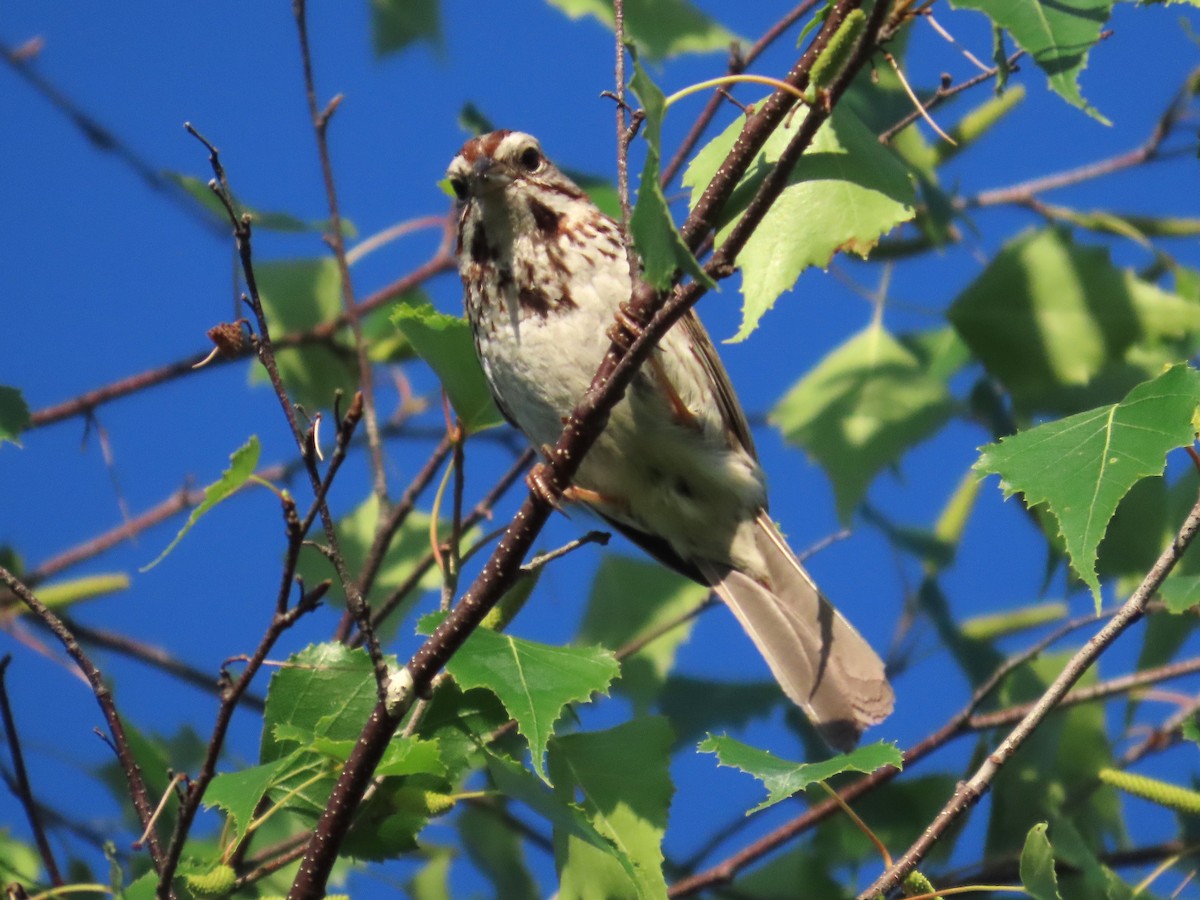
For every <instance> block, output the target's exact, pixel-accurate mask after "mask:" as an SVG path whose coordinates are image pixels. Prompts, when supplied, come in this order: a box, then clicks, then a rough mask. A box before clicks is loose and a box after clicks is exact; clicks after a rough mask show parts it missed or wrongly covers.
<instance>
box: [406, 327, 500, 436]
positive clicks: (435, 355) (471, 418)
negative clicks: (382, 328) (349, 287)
mask: <svg viewBox="0 0 1200 900" xmlns="http://www.w3.org/2000/svg"><path fill="white" fill-rule="evenodd" d="M392 322H394V323H395V325H396V327H397V328H399V329H400V331H401V332H402V333H403V334H404V336H405V337H406V338H407V339H408V342H409V343H410V344H412V347H413V349H414V350H415V351H416V352H417V355H418V356H420V357H421V359H423V360H425V362H427V363H428V364H429V367H430V368H432V369H433V371H434V372H435V373H436V374H437V377H438V379H439V380H440V381H441V382H442V387H444V388H445V389H446V394H447V396H449V398H450V403H451V404H452V405H453V406H454V411H455V412H456V413H458V417H459V418H460V419H462V421H463V425H464V426H465V427H466V429H467V431H468V432H476V431H482V430H483V429H485V428H491V427H492V426H494V425H500V424H501V423H502V422H503V421H504V418H503V417H502V416H501V415H500V410H498V409H497V408H496V404H495V403H494V402H493V400H492V391H491V389H490V388H489V387H488V382H487V377H486V376H485V375H484V374H483V368H482V367H481V366H480V365H479V357H477V356H476V355H475V343H474V341H473V340H472V339H471V326H470V325H468V324H467V320H466V319H460V318H458V317H457V316H448V315H446V314H445V313H440V312H438V311H437V310H435V309H434V308H433V307H432V306H430V305H429V304H422V305H420V306H415V305H414V306H397V307H396V309H395V310H394V311H393V313H392Z"/></svg>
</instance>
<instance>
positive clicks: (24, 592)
mask: <svg viewBox="0 0 1200 900" xmlns="http://www.w3.org/2000/svg"><path fill="white" fill-rule="evenodd" d="M0 581H2V582H4V584H6V585H7V586H8V588H9V590H11V591H12V592H13V593H14V594H16V595H17V597H18V598H19V599H20V600H21V602H22V603H24V604H25V605H26V606H27V607H28V608H29V610H30V612H32V613H33V614H34V615H35V616H37V617H38V618H39V619H40V620H41V621H43V622H45V623H46V626H47V627H48V628H49V629H50V630H51V631H52V632H54V636H55V637H57V638H58V640H59V642H60V643H61V644H62V645H63V649H65V650H66V651H67V655H68V656H70V657H71V659H73V660H75V664H76V665H77V666H79V670H80V671H81V672H82V673H83V675H84V677H85V678H86V679H87V682H88V684H89V685H91V688H92V694H93V695H95V697H96V702H97V703H98V704H99V705H100V711H101V712H102V713H103V715H104V721H105V722H106V723H107V725H108V731H109V736H110V737H111V738H112V744H113V747H114V749H115V750H116V753H117V761H118V762H119V763H120V765H121V770H122V771H123V772H124V773H125V781H126V782H127V783H128V785H129V796H130V799H131V800H132V801H133V808H134V811H135V812H136V813H137V817H138V821H139V822H140V823H141V825H142V827H143V828H146V829H149V835H148V837H147V839H146V849H147V850H148V852H149V853H150V861H151V862H152V863H153V865H154V869H155V871H161V869H162V865H163V853H162V848H161V846H160V845H159V843H158V835H157V834H156V833H155V831H154V829H153V828H151V827H150V822H151V817H152V816H153V815H154V807H153V804H151V802H150V794H149V791H148V790H147V788H146V782H145V779H143V778H142V770H141V767H140V766H139V765H138V762H137V759H136V758H135V757H134V755H133V750H132V748H131V747H130V746H129V739H128V737H127V736H126V734H125V726H124V725H123V724H122V722H121V717H120V715H119V714H118V713H117V705H116V703H115V702H114V700H113V696H112V692H111V691H110V690H109V689H108V685H106V684H105V683H104V676H103V675H101V674H100V670H99V669H98V668H96V666H95V664H93V663H92V661H91V659H89V658H88V656H87V654H86V653H84V652H83V648H82V647H80V646H79V642H78V641H76V640H75V636H74V635H73V634H71V632H70V631H68V630H67V627H66V626H65V625H64V624H63V623H62V620H61V619H59V618H58V616H56V615H55V614H54V613H53V612H52V611H51V610H50V609H49V608H48V607H47V606H46V604H44V603H42V601H41V600H39V599H38V598H37V597H36V596H35V595H34V593H33V592H32V591H31V590H29V588H27V587H26V586H25V585H24V584H23V583H22V582H21V580H20V579H19V578H17V577H16V576H15V575H13V573H12V572H10V571H8V569H6V568H4V567H3V566H0Z"/></svg>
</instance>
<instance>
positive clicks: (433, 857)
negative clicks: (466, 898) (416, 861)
mask: <svg viewBox="0 0 1200 900" xmlns="http://www.w3.org/2000/svg"><path fill="white" fill-rule="evenodd" d="M422 849H423V851H424V853H425V854H426V855H427V856H428V857H429V859H428V860H427V861H426V863H425V865H423V866H422V867H421V868H420V869H419V870H418V871H417V874H415V875H414V876H413V877H412V878H410V879H409V880H408V883H407V884H406V885H405V886H404V887H405V891H404V895H403V896H405V897H408V898H410V900H450V898H451V896H452V895H451V893H450V863H452V862H453V861H454V851H453V850H451V849H450V848H449V847H432V848H430V847H424V848H422Z"/></svg>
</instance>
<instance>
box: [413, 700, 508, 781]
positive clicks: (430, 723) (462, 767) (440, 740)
mask: <svg viewBox="0 0 1200 900" xmlns="http://www.w3.org/2000/svg"><path fill="white" fill-rule="evenodd" d="M509 721H511V719H510V718H509V715H508V713H507V712H506V711H505V709H504V706H503V704H501V703H500V701H499V700H497V699H496V695H495V694H493V693H492V692H491V691H486V690H482V689H479V690H474V691H463V690H462V689H461V688H460V687H459V686H458V685H457V684H455V683H454V679H453V678H446V679H444V680H442V682H441V683H440V684H439V685H438V687H437V688H436V689H435V690H434V692H433V699H432V700H430V702H429V706H428V707H426V709H425V715H423V716H422V717H421V721H420V723H419V726H418V728H417V732H416V733H417V735H418V736H420V737H422V738H425V739H427V740H433V741H436V742H437V745H438V749H439V752H440V754H441V759H442V763H443V765H445V766H446V770H447V772H446V780H447V781H448V782H449V783H451V784H458V783H460V782H461V781H462V780H463V779H464V778H466V777H467V775H468V774H469V773H470V772H472V771H474V770H475V769H478V768H480V767H482V766H483V764H484V762H483V753H484V751H483V748H484V747H485V746H491V747H493V748H498V749H499V750H503V751H504V752H506V753H508V754H510V755H512V756H516V755H518V754H520V753H523V752H524V750H525V748H524V746H523V743H522V739H521V738H520V736H518V735H517V734H516V733H515V732H513V733H510V734H507V735H505V736H504V737H501V738H500V740H498V741H493V740H492V735H494V733H495V732H496V730H497V729H499V728H500V727H501V726H502V725H504V724H506V723H507V722H509Z"/></svg>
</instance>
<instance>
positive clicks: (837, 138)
mask: <svg viewBox="0 0 1200 900" xmlns="http://www.w3.org/2000/svg"><path fill="white" fill-rule="evenodd" d="M802 121H803V118H802V117H800V116H797V117H795V118H794V119H793V120H789V121H787V122H785V123H784V124H783V125H781V126H780V127H779V128H777V129H776V130H775V131H774V132H773V133H772V135H771V137H770V138H768V139H767V143H766V144H765V145H764V146H763V149H762V150H761V151H760V152H759V154H758V156H757V157H755V159H754V161H753V162H752V163H751V166H750V169H749V170H748V173H747V175H746V177H745V178H744V179H743V180H742V182H741V183H740V184H739V185H738V186H737V189H736V190H735V191H734V193H733V196H732V197H731V198H730V200H729V202H728V203H727V204H726V205H725V208H724V209H723V210H722V221H721V223H720V226H721V227H720V230H719V231H718V233H717V246H720V244H721V243H722V242H723V241H724V240H725V238H726V237H727V236H728V235H729V232H730V230H731V229H732V228H733V225H734V224H735V223H736V221H737V220H738V219H739V218H740V217H741V214H742V213H743V212H744V211H745V208H746V206H747V204H749V202H750V199H751V198H752V197H753V196H754V194H755V193H756V192H757V190H758V188H759V186H760V185H761V183H762V181H763V179H764V178H765V177H766V175H767V173H768V172H769V171H770V170H771V169H772V168H773V166H774V165H775V163H776V162H777V161H778V160H779V157H780V155H781V154H782V152H783V150H784V149H785V148H786V147H787V145H788V144H789V143H790V142H791V140H792V138H793V137H794V136H795V133H796V129H798V128H799V127H800V123H801V122H802ZM743 124H744V119H743V118H738V119H736V120H734V122H733V123H732V124H731V125H730V126H729V127H728V128H727V129H726V130H725V131H724V132H723V133H722V134H720V135H718V136H717V137H715V138H714V139H713V140H712V141H711V142H709V144H708V145H707V146H705V147H704V149H703V150H701V151H700V152H699V153H698V154H697V155H696V157H695V159H693V160H692V163H691V165H689V166H688V169H687V172H686V173H685V174H684V176H683V183H684V185H685V186H687V187H690V188H691V189H692V203H693V205H694V204H695V203H696V201H697V200H698V199H699V198H700V195H701V194H702V193H703V191H704V189H705V187H707V186H708V183H709V181H710V180H711V178H712V176H713V174H714V173H715V172H716V170H717V167H718V166H719V165H720V164H721V162H722V161H723V160H724V159H725V157H726V155H727V154H728V152H729V149H730V148H731V147H732V146H733V142H734V141H735V140H736V139H737V137H738V135H740V134H741V130H742V126H743ZM915 202H916V195H915V193H914V191H913V185H912V181H911V179H910V177H909V173H908V169H907V168H906V167H905V165H904V164H903V163H902V162H901V161H900V160H899V159H898V158H897V157H896V156H895V154H894V153H892V152H891V151H890V150H888V149H887V148H886V147H883V146H882V145H880V143H879V141H878V139H877V138H876V135H875V132H873V131H872V130H871V129H870V128H868V127H867V126H866V125H865V124H863V121H862V120H861V119H860V118H859V117H858V116H857V115H855V114H854V113H853V112H851V111H850V110H848V109H842V108H841V107H838V108H836V109H835V110H834V111H833V115H832V116H830V118H829V119H828V120H827V121H826V122H825V123H824V124H823V125H822V126H821V128H820V130H819V131H818V132H817V134H816V136H815V137H814V138H813V142H812V144H811V145H810V146H809V148H808V150H806V151H805V153H804V155H803V156H802V157H801V158H800V161H799V163H797V164H796V166H795V168H793V169H792V172H791V174H790V175H789V176H788V186H787V187H786V188H785V189H784V191H783V193H782V194H781V195H780V196H779V198H778V199H777V200H776V201H775V203H774V205H773V206H772V207H771V209H770V210H769V211H768V212H767V214H766V215H765V216H764V217H763V220H762V222H761V224H760V226H759V227H758V228H757V229H756V230H755V232H754V234H753V235H752V236H751V237H750V239H749V241H747V243H746V246H745V248H744V249H743V250H742V252H741V253H740V254H739V256H738V258H737V265H738V266H739V267H740V268H741V270H742V295H743V297H744V302H743V307H742V325H741V327H740V328H739V330H738V332H737V334H736V335H734V336H733V338H731V340H732V341H740V340H743V339H745V338H746V337H747V336H748V335H749V334H750V333H751V332H752V331H754V329H755V328H756V327H757V326H758V322H759V320H760V319H761V318H762V316H763V314H764V313H766V312H767V310H769V309H770V308H771V307H772V306H773V305H774V304H775V301H776V299H778V297H779V295H780V294H782V293H783V292H784V291H787V290H790V289H791V288H792V287H793V286H794V285H795V283H796V279H797V278H799V277H800V273H801V272H803V271H804V270H805V269H807V268H808V267H809V266H814V265H815V266H820V267H822V268H824V267H826V266H828V265H829V262H830V260H832V258H833V256H834V254H836V253H838V252H840V251H851V252H854V253H856V254H858V255H859V256H862V257H865V256H866V255H867V254H868V253H869V252H870V250H871V248H873V247H874V246H875V244H876V243H877V242H878V241H879V238H880V237H881V236H882V235H884V234H886V233H887V232H889V231H891V229H892V228H894V227H895V226H896V225H899V224H900V223H901V222H907V221H908V220H910V219H911V218H912V217H913V208H914V204H915Z"/></svg>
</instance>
